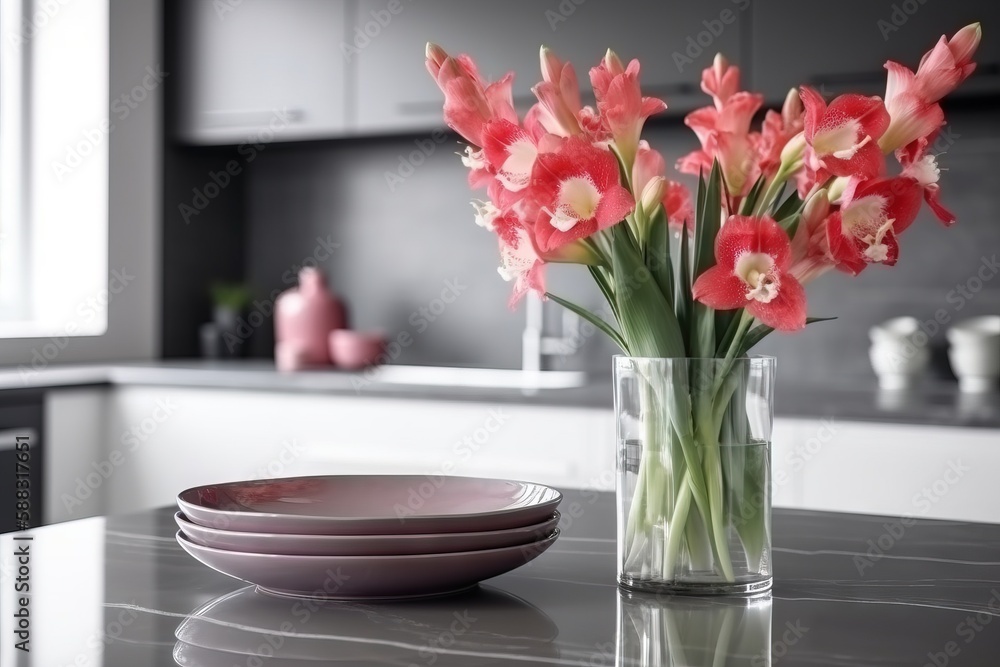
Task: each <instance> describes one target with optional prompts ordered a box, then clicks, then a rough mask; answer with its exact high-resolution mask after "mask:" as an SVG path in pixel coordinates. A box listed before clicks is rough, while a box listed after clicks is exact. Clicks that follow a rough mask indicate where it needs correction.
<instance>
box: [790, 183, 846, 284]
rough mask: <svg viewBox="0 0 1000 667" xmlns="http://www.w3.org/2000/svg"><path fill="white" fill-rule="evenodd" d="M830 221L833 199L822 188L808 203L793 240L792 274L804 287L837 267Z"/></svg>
mask: <svg viewBox="0 0 1000 667" xmlns="http://www.w3.org/2000/svg"><path fill="white" fill-rule="evenodd" d="M829 219H830V197H829V195H828V194H827V191H826V190H824V189H821V190H818V191H816V192H815V193H814V194H813V195H812V196H810V197H809V199H808V200H807V201H806V203H805V207H804V208H803V210H802V216H801V217H800V218H799V224H798V227H797V228H796V230H795V235H794V236H793V237H792V268H791V269H790V273H791V274H792V275H793V276H795V278H796V279H797V280H798V281H799V282H800V283H802V284H803V285H805V284H806V283H809V282H811V281H813V280H815V279H816V278H818V277H819V276H821V275H823V274H824V273H826V272H827V271H829V270H830V269H832V268H833V267H834V266H835V264H836V261H835V260H834V259H833V256H832V255H831V253H830V244H829V242H828V241H827V238H826V225H827V223H828V222H829Z"/></svg>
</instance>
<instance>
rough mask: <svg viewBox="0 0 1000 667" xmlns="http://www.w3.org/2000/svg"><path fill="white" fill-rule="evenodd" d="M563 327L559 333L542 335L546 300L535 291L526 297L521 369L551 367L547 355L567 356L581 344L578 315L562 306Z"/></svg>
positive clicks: (543, 333)
mask: <svg viewBox="0 0 1000 667" xmlns="http://www.w3.org/2000/svg"><path fill="white" fill-rule="evenodd" d="M561 324H562V327H561V329H562V331H560V332H559V335H558V336H547V335H545V303H544V302H543V301H542V300H541V298H540V297H539V296H538V295H537V294H534V293H529V294H528V295H527V297H526V299H525V321H524V333H523V334H522V336H521V369H522V370H524V371H528V372H538V371H544V370H550V369H549V368H548V367H547V366H548V364H546V363H545V361H546V359H547V358H550V357H568V356H571V355H573V354H576V352H577V350H579V348H580V336H579V329H580V318H579V317H577V315H576V313H574V312H572V311H571V310H567V309H563V312H562V322H561Z"/></svg>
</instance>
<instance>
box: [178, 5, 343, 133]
mask: <svg viewBox="0 0 1000 667" xmlns="http://www.w3.org/2000/svg"><path fill="white" fill-rule="evenodd" d="M179 5H180V6H179V7H178V8H177V10H178V12H179V15H178V19H179V22H178V34H177V40H178V44H176V45H174V51H175V52H176V53H177V54H178V62H177V63H176V67H177V70H178V72H177V74H176V75H175V76H176V81H175V89H176V90H177V97H178V106H177V109H176V111H177V127H176V131H177V136H178V138H179V139H181V140H182V141H187V142H191V143H199V144H239V143H242V142H254V143H256V142H257V141H262V142H267V141H290V140H298V139H317V138H326V137H332V136H340V135H343V134H344V132H345V130H346V117H347V114H346V108H347V100H348V94H347V90H348V89H347V62H346V59H345V57H344V54H343V52H342V48H341V47H342V41H343V40H342V37H343V35H344V26H345V22H346V14H347V11H348V2H347V1H346V0H214V1H213V0H183V1H182V2H180V3H179Z"/></svg>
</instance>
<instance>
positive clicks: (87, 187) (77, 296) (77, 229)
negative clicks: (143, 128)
mask: <svg viewBox="0 0 1000 667" xmlns="http://www.w3.org/2000/svg"><path fill="white" fill-rule="evenodd" d="M108 86H109V49H108V0H82V1H74V2H70V1H69V0H3V1H2V2H0V338H34V337H63V336H94V335H101V334H103V333H104V332H105V331H106V330H107V312H108V302H109V301H110V299H111V298H113V294H109V291H108V145H109V137H110V135H111V133H112V132H113V131H114V127H113V125H112V124H111V123H110V122H109V90H108Z"/></svg>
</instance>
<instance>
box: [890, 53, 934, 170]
mask: <svg viewBox="0 0 1000 667" xmlns="http://www.w3.org/2000/svg"><path fill="white" fill-rule="evenodd" d="M885 69H886V70H887V71H888V77H887V79H886V87H885V105H886V110H887V111H888V112H889V116H890V118H891V120H890V122H889V127H888V128H887V129H886V131H885V134H883V135H882V137H881V139H879V146H880V147H881V148H882V150H884V151H885V152H886V153H891V152H893V151H895V150H898V149H902V148H905V147H907V146H909V145H910V144H911V143H913V142H915V141H919V140H920V139H922V138H926V137H928V136H930V135H932V134H935V133H936V132H937V131H938V130H939V129H940V128H941V126H942V125H944V111H942V110H941V105H940V104H938V103H937V102H936V101H934V102H931V101H928V100H927V98H926V97H925V95H924V93H923V91H922V90H921V88H920V85H919V84H918V83H917V77H916V75H915V74H914V73H913V72H911V71H910V69H909V68H908V67H906V66H905V65H900V64H899V63H897V62H893V61H891V60H890V61H888V62H887V63H886V64H885Z"/></svg>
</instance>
